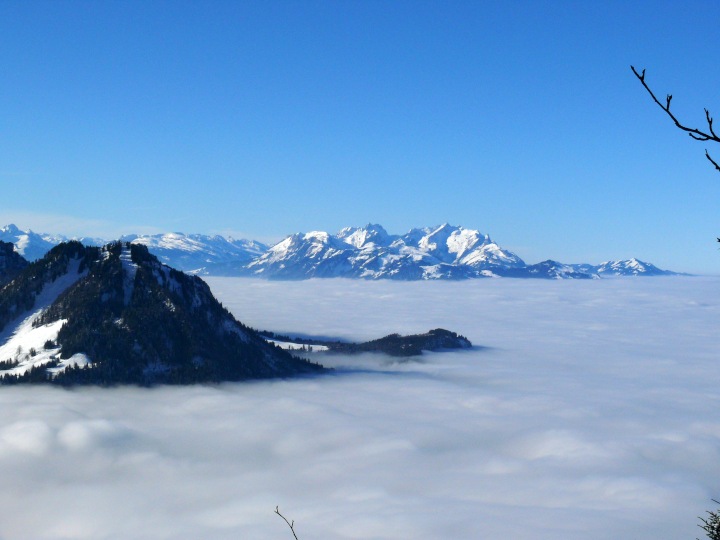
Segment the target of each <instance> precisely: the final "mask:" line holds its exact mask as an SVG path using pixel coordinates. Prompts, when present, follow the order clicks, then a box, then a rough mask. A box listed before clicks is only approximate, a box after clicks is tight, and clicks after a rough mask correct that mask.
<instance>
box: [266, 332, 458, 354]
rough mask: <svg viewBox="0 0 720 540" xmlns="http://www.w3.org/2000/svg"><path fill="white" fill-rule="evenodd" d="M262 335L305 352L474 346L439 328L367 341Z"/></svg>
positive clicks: (416, 351) (410, 350)
mask: <svg viewBox="0 0 720 540" xmlns="http://www.w3.org/2000/svg"><path fill="white" fill-rule="evenodd" d="M260 334H261V335H263V336H265V337H267V338H268V339H270V340H272V341H274V342H277V343H279V344H280V345H282V346H285V347H290V348H295V347H298V348H299V347H302V349H301V350H304V351H305V352H333V353H342V354H358V353H367V352H380V353H385V354H387V355H390V356H418V355H420V354H422V352H423V351H441V350H446V349H448V350H449V349H469V348H471V347H472V343H471V342H470V340H469V339H467V338H466V337H465V336H461V335H459V334H457V333H455V332H451V331H450V330H445V329H444V328H436V329H434V330H430V331H428V332H425V333H424V334H412V335H409V336H401V335H400V334H389V335H387V336H385V337H381V338H379V339H373V340H371V341H365V342H363V343H351V342H347V341H340V340H331V339H317V338H292V337H290V336H284V335H279V334H276V333H274V332H269V331H266V330H265V331H262V332H260Z"/></svg>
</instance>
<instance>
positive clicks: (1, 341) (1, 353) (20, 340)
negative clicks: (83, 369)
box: [0, 259, 87, 376]
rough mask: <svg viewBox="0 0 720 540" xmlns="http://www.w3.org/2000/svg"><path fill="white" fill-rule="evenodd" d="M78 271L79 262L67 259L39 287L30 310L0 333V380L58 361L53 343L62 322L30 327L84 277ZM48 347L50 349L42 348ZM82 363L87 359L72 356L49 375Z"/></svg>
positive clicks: (57, 348) (54, 343)
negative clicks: (61, 269)
mask: <svg viewBox="0 0 720 540" xmlns="http://www.w3.org/2000/svg"><path fill="white" fill-rule="evenodd" d="M79 269H80V259H71V260H70V261H69V262H68V264H67V267H66V271H65V272H64V273H63V274H62V275H60V276H59V277H57V278H56V279H55V280H54V281H50V280H48V281H46V282H45V283H44V284H43V286H42V289H41V290H40V293H39V294H38V295H37V296H36V297H35V303H34V305H33V307H32V308H30V309H29V310H25V311H22V312H20V313H18V314H17V316H16V317H15V320H12V321H10V322H9V323H8V324H6V325H5V327H4V328H3V329H1V330H0V362H5V364H4V365H3V368H4V369H0V376H2V375H4V374H5V373H9V374H12V375H22V374H24V373H25V372H26V371H28V370H30V369H31V368H33V367H38V366H44V365H46V364H48V363H50V362H53V361H57V360H59V352H60V348H59V347H57V342H56V340H57V336H58V332H59V331H60V328H62V326H63V324H65V322H66V321H65V320H62V319H61V320H58V321H54V322H52V323H50V324H45V325H41V326H35V325H34V323H35V322H36V320H37V319H38V318H39V317H40V316H41V315H42V314H43V313H44V312H45V310H46V309H47V308H48V307H50V306H51V305H52V304H53V303H54V302H55V301H56V300H57V299H58V297H59V296H60V295H61V294H62V293H63V292H65V290H67V289H68V288H69V287H70V286H72V285H74V284H75V283H76V282H77V281H78V280H80V279H81V278H82V277H84V276H85V275H87V270H84V271H82V272H80V271H79ZM49 343H52V345H51V346H46V344H48V345H49ZM85 363H87V358H86V357H85V356H84V355H73V356H72V357H71V358H69V359H66V360H64V361H62V362H61V363H59V364H58V366H57V367H55V368H52V369H53V373H57V372H59V371H61V370H62V369H64V368H65V367H67V366H69V365H71V364H79V365H84V364H85Z"/></svg>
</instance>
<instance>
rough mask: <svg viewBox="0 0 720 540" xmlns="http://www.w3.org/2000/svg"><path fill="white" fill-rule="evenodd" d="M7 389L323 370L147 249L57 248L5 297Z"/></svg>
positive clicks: (2, 349)
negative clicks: (276, 343) (266, 337)
mask: <svg viewBox="0 0 720 540" xmlns="http://www.w3.org/2000/svg"><path fill="white" fill-rule="evenodd" d="M0 327H1V328H0V361H2V362H3V364H2V365H0V368H1V370H0V377H3V381H4V382H5V383H13V382H23V381H52V382H57V383H63V384H71V383H93V384H118V383H135V384H152V383H183V384H185V383H193V382H217V381H237V380H247V379H258V378H269V377H286V376H292V375H296V374H300V373H312V372H317V371H321V370H322V368H321V367H320V366H317V365H315V364H312V363H309V362H307V361H305V360H302V359H298V358H295V357H293V356H291V355H290V354H289V353H287V352H285V351H282V350H280V349H278V348H276V347H274V346H272V345H271V344H269V343H267V342H266V341H265V340H264V339H262V338H261V337H260V336H258V335H257V334H256V333H255V332H254V331H253V330H251V329H249V328H247V327H246V326H244V325H243V324H241V323H240V322H238V321H237V320H235V319H234V317H233V316H232V315H231V314H230V313H229V312H228V311H227V310H226V309H225V308H223V307H222V305H221V304H220V303H219V302H218V301H217V300H216V299H215V298H214V297H213V295H212V293H211V292H210V289H209V288H208V286H207V285H206V284H205V282H203V281H202V280H201V279H200V278H198V277H197V276H189V275H187V274H184V273H182V272H179V271H177V270H174V269H172V268H169V267H168V266H165V265H163V264H161V263H160V262H159V261H158V260H157V258H156V257H154V256H153V255H151V254H150V253H149V252H148V250H147V248H146V247H145V246H143V245H136V244H129V243H123V242H115V243H111V244H108V245H106V246H104V247H102V248H98V247H85V246H82V244H80V243H79V242H69V243H63V244H60V245H58V246H57V247H55V248H53V249H52V250H51V251H50V252H49V253H48V254H47V255H46V256H45V257H44V258H43V259H41V260H39V261H36V262H35V263H33V264H31V265H30V266H28V268H27V269H26V270H24V271H23V272H21V273H20V274H19V275H18V276H17V277H16V278H15V279H14V280H13V281H12V282H10V283H9V284H8V285H7V286H6V287H4V288H3V289H2V290H1V291H0Z"/></svg>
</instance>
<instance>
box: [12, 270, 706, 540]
mask: <svg viewBox="0 0 720 540" xmlns="http://www.w3.org/2000/svg"><path fill="white" fill-rule="evenodd" d="M209 282H210V285H211V287H212V288H213V290H214V292H215V293H216V294H217V295H218V296H219V298H220V299H221V300H222V301H223V303H224V304H225V305H226V306H227V307H229V309H230V310H231V311H233V312H234V313H235V314H236V315H237V317H238V318H239V319H240V320H241V321H243V322H245V323H246V324H249V325H251V326H254V327H257V328H266V329H271V330H275V331H279V332H303V333H307V334H316V335H323V336H338V337H343V338H348V339H358V340H360V339H372V338H376V337H380V336H382V335H385V334H387V333H390V332H400V333H412V332H421V331H426V330H429V329H431V328H435V327H438V326H440V327H445V328H448V329H450V330H454V331H457V332H459V333H462V334H464V335H466V336H467V337H469V338H470V339H471V340H472V341H473V343H475V344H477V345H482V346H484V347H486V348H483V349H477V350H473V351H468V352H448V353H434V354H426V355H423V357H422V361H420V362H408V363H393V362H391V361H390V359H388V358H383V357H376V356H360V357H352V358H343V357H338V356H334V357H328V362H330V363H332V364H333V365H335V366H337V367H338V370H337V372H336V373H335V374H333V375H330V376H327V377H321V378H312V379H302V380H294V381H276V382H263V383H251V384H227V385H220V386H217V387H212V386H197V387H185V388H156V389H152V390H147V389H137V388H119V389H109V390H108V389H80V390H72V391H64V390H57V389H52V388H42V387H38V388H31V387H24V388H2V389H0V407H1V408H0V410H1V411H2V415H1V416H0V478H1V479H2V489H1V490H0V539H2V540H20V539H23V540H27V539H38V540H40V539H69V538H73V539H93V540H101V539H113V540H115V539H117V540H120V539H123V540H126V539H128V538H133V539H136V540H145V539H148V540H149V539H153V540H155V539H182V540H185V539H187V540H190V539H193V540H195V539H197V538H203V539H208V540H209V539H218V540H225V539H240V538H242V539H248V540H253V539H258V540H260V539H268V538H276V539H284V538H289V537H290V532H289V531H288V530H287V527H286V525H285V524H284V523H283V522H282V521H281V520H280V519H279V518H278V517H277V516H274V515H273V510H274V508H275V506H276V505H279V506H280V509H281V511H283V512H284V513H285V514H286V515H287V516H288V517H289V518H291V519H294V520H295V523H296V531H297V533H298V536H299V537H300V538H301V539H302V540H319V539H328V538H333V539H343V538H344V539H351V538H352V539H378V540H379V539H397V540H400V539H403V540H405V539H409V538H412V539H439V540H440V539H442V540H445V539H454V540H476V539H483V540H506V539H509V538H531V539H533V540H536V539H537V540H544V539H547V540H550V539H552V540H562V539H568V540H570V539H572V540H575V539H577V538H582V539H588V540H595V539H597V540H600V539H603V540H605V539H608V540H609V539H613V540H615V539H617V538H633V539H642V538H648V539H650V538H652V539H653V540H670V539H672V540H677V539H679V538H695V537H697V536H698V532H699V530H698V529H697V527H696V523H697V519H696V516H698V515H701V514H702V513H703V512H704V510H705V509H706V508H710V498H711V497H715V498H718V496H719V495H720V474H719V472H720V416H718V414H717V411H718V410H720V398H719V397H718V392H717V388H718V387H720V385H719V384H718V383H720V374H719V373H718V369H717V350H718V348H717V340H716V332H717V328H718V327H720V324H719V323H720V294H719V293H718V291H720V287H719V286H720V279H715V278H657V279H618V280H605V281H592V282H585V283H582V282H539V281H532V282H525V281H518V280H483V281H478V280H476V281H468V282H438V283H417V282H408V283H394V282H356V281H345V280H317V281H308V282H267V281H255V280H245V279H233V278H227V279H224V278H215V279H211V280H209ZM346 367H350V368H351V369H345V368H346Z"/></svg>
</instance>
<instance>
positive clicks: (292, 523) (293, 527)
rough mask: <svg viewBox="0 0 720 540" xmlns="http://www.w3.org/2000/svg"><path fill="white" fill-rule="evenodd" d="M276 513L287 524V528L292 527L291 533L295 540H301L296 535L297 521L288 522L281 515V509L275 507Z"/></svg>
mask: <svg viewBox="0 0 720 540" xmlns="http://www.w3.org/2000/svg"><path fill="white" fill-rule="evenodd" d="M275 513H276V514H277V515H278V516H280V517H281V518H283V520H284V521H285V523H287V526H288V527H290V532H291V533H292V535H293V536H294V537H295V540H299V539H298V537H297V534H295V520H293V521H288V520H287V518H286V517H285V516H283V515H282V514H281V513H280V510H279V507H277V506H276V507H275Z"/></svg>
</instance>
